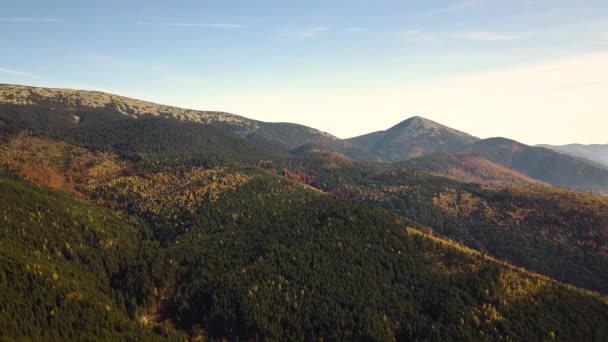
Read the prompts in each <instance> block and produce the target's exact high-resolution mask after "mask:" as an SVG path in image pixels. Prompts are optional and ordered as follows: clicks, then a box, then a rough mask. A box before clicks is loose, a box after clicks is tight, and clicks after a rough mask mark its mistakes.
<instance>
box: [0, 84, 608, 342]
mask: <svg viewBox="0 0 608 342" xmlns="http://www.w3.org/2000/svg"><path fill="white" fill-rule="evenodd" d="M19 89H21V88H19ZM40 91H42V92H43V93H42V95H41V94H40V93H39V92H40ZM28 94H29V95H28ZM49 94H51V95H49ZM2 96H3V97H2V99H3V100H2V101H4V102H5V103H4V104H3V105H2V106H1V107H0V110H1V111H0V170H1V171H0V172H2V173H1V174H0V194H2V196H0V258H1V260H0V261H1V266H0V299H1V300H0V339H23V338H30V339H36V340H58V339H68V340H70V339H76V338H84V339H106V340H124V339H127V340H153V339H177V340H184V339H194V340H197V339H198V340H200V339H203V340H206V339H208V340H220V339H222V338H225V339H228V340H243V339H246V340H250V339H252V340H259V339H261V340H378V341H387V340H388V341H391V340H439V339H442V340H471V341H479V340H490V341H494V340H526V341H528V340H550V339H557V340H564V341H573V340H576V341H578V340H583V341H586V340H602V339H604V338H605V336H608V301H607V299H606V297H604V296H603V295H601V294H598V293H595V292H591V291H589V290H594V291H598V292H600V293H602V294H604V295H605V294H607V293H608V273H607V272H606V270H608V221H607V220H608V200H607V199H606V198H603V197H600V196H597V195H593V194H588V193H581V192H576V191H569V190H563V189H557V188H551V187H549V186H546V185H543V183H541V182H538V181H536V180H535V179H532V178H529V177H527V176H525V175H523V174H521V173H518V172H515V171H513V170H509V169H507V168H504V167H502V166H500V165H498V164H499V163H497V162H496V163H491V162H489V161H487V159H483V160H480V159H473V157H471V156H466V157H464V156H461V155H458V156H455V157H454V158H452V159H449V160H447V161H446V159H445V155H435V156H434V157H428V158H426V159H425V157H423V158H422V159H418V160H413V161H408V162H406V163H404V164H394V163H385V162H380V163H378V162H375V161H372V160H368V161H353V160H352V159H350V158H349V157H347V156H346V155H345V154H342V153H339V152H337V151H336V150H333V151H330V150H326V149H324V148H323V146H324V143H320V144H316V143H306V144H304V145H303V146H300V147H299V148H295V149H293V148H292V147H293V145H295V144H299V143H300V142H301V141H304V140H307V139H309V138H307V137H309V134H313V135H315V134H317V133H315V132H312V133H311V131H309V130H308V128H306V127H303V126H297V125H290V124H273V125H270V124H269V125H270V126H267V127H266V128H260V130H259V131H255V132H253V131H252V132H249V133H247V134H243V131H238V130H235V129H234V127H232V128H230V127H228V126H226V125H233V124H234V122H231V123H227V122H225V121H222V122H221V123H220V122H216V121H213V122H197V121H196V120H187V119H184V118H176V117H173V116H172V115H173V114H175V113H180V112H179V110H178V109H172V110H173V111H172V112H171V113H173V114H171V115H168V114H167V113H165V112H164V110H168V109H166V108H165V107H154V106H153V105H152V104H145V103H141V102H137V101H135V100H130V99H125V98H117V97H113V96H109V95H107V94H103V93H86V94H85V95H82V94H79V93H77V92H74V93H72V92H67V93H66V92H65V91H63V92H50V93H47V92H46V91H45V90H32V92H31V93H27V94H25V93H24V94H21V95H19V96H14V95H13V97H10V96H9V95H7V94H6V93H4V94H2ZM32 96H34V97H33V98H34V99H38V100H37V101H30V100H28V101H25V100H24V99H31V98H32ZM37 96H38V97H41V99H39V98H38V97H37ZM108 96H109V97H108ZM20 101H21V102H20ZM24 101H25V102H24ZM104 101H105V102H104ZM133 101H135V102H133ZM121 106H122V107H121ZM136 106H138V108H139V109H137V108H136ZM161 109H162V110H161ZM146 111H150V112H151V113H148V114H150V115H148V114H146ZM163 113H165V114H167V115H165V114H163ZM184 113H186V112H184ZM187 113H190V112H187ZM184 115H185V114H184ZM74 116H76V117H78V119H76V118H75V117H74ZM211 117H213V116H211ZM70 120H71V121H70ZM235 120H236V119H235ZM243 120H248V119H244V118H243ZM247 122H249V121H247ZM251 122H253V121H251ZM256 125H258V126H259V127H263V126H264V125H265V124H264V123H257V124H256ZM427 128H428V129H430V130H434V129H440V130H442V129H443V128H441V127H436V126H432V127H427ZM262 133H263V134H262ZM325 138H326V139H330V140H333V138H331V137H328V136H326V137H325ZM325 138H323V139H325ZM333 143H334V144H339V143H338V142H336V141H335V140H333ZM334 146H337V145H334ZM342 147H345V148H351V147H352V148H353V150H352V152H353V153H362V154H361V155H364V154H366V153H368V152H362V150H356V149H355V147H353V145H349V144H346V143H345V144H343V145H342ZM448 156H449V155H448ZM438 160H439V162H440V164H441V165H442V168H439V169H437V172H436V174H437V175H440V174H442V172H444V175H445V170H452V171H453V173H456V174H458V172H459V171H454V170H463V172H465V171H466V172H465V173H466V175H467V176H470V175H472V174H474V175H476V177H477V178H462V179H460V180H463V181H473V182H476V183H485V184H486V185H479V184H474V183H462V182H459V181H455V180H451V179H447V178H443V177H438V176H436V175H435V176H434V175H430V174H428V173H425V172H421V171H420V170H425V171H428V169H426V167H428V163H431V164H433V165H438V164H436V163H437V161H438ZM488 163H491V164H488ZM488 165H491V168H490V167H488ZM488 170H490V171H491V172H488ZM473 171H474V172H473ZM447 175H448V176H449V175H450V174H447ZM453 178H455V177H453ZM522 185H525V186H522ZM448 239H450V240H448ZM465 245H466V246H468V247H464V246H465ZM505 261H506V262H508V263H505ZM512 265H515V266H512ZM539 274H542V275H539ZM545 276H548V277H545ZM552 278H553V279H552ZM560 281H561V282H560ZM565 283H568V284H570V285H566V284H565ZM572 285H574V286H578V287H580V288H575V287H573V286H572Z"/></svg>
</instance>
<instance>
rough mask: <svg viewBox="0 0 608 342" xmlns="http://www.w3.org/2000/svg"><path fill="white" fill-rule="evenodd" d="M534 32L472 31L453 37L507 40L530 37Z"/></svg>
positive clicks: (478, 39)
mask: <svg viewBox="0 0 608 342" xmlns="http://www.w3.org/2000/svg"><path fill="white" fill-rule="evenodd" d="M530 35H532V33H503V32H490V31H470V32H459V33H455V34H452V35H451V37H452V38H456V39H464V40H474V41H479V42H507V41H514V40H520V39H522V38H525V37H529V36H530Z"/></svg>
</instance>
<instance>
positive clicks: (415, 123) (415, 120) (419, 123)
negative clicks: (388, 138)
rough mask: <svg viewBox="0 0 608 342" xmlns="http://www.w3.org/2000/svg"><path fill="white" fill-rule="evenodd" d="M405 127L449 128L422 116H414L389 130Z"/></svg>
mask: <svg viewBox="0 0 608 342" xmlns="http://www.w3.org/2000/svg"><path fill="white" fill-rule="evenodd" d="M403 128H414V129H439V128H448V127H446V126H444V125H442V124H440V123H438V122H435V121H432V120H429V119H427V118H424V117H422V116H412V117H411V118H409V119H406V120H404V121H402V122H400V123H398V124H397V125H395V126H393V127H392V128H390V129H389V130H393V129H403Z"/></svg>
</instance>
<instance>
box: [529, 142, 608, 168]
mask: <svg viewBox="0 0 608 342" xmlns="http://www.w3.org/2000/svg"><path fill="white" fill-rule="evenodd" d="M538 146H539V147H544V148H548V149H551V150H554V151H556V152H560V153H565V154H569V155H571V156H574V157H580V158H585V159H588V160H591V161H594V162H597V163H600V164H602V165H603V166H605V167H608V144H592V145H583V144H569V145H538Z"/></svg>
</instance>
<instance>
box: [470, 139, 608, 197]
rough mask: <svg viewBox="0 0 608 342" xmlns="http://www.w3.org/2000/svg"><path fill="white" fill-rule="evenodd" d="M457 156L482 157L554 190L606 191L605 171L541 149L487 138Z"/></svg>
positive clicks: (607, 173)
mask: <svg viewBox="0 0 608 342" xmlns="http://www.w3.org/2000/svg"><path fill="white" fill-rule="evenodd" d="M460 152H461V153H467V154H473V155H478V156H482V157H484V158H487V159H489V160H491V161H493V162H495V163H498V164H500V165H503V166H505V167H507V168H511V169H514V170H517V171H520V172H522V173H524V174H526V175H528V176H530V177H532V178H534V179H538V180H541V181H543V182H546V183H549V184H552V185H555V186H560V187H566V188H573V189H581V190H591V191H596V190H598V191H605V190H607V189H608V169H606V168H602V167H600V166H598V165H596V164H594V163H592V162H589V161H586V160H581V159H580V158H575V157H572V156H568V155H565V154H561V153H558V152H555V151H552V150H549V149H546V148H543V147H532V146H528V145H524V144H522V143H519V142H517V141H514V140H510V139H505V138H491V139H485V140H481V141H478V142H476V143H474V144H472V145H470V146H467V147H465V148H464V149H462V150H461V151H460Z"/></svg>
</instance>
